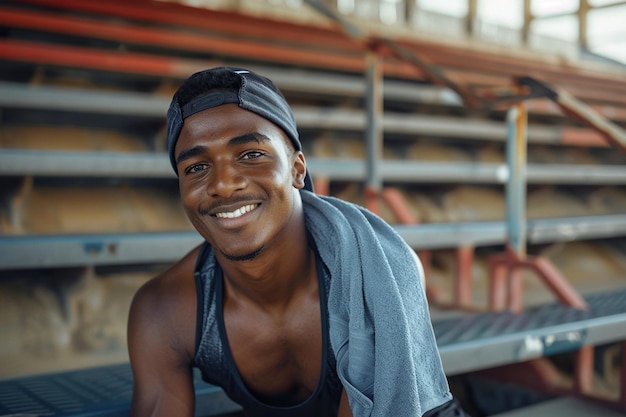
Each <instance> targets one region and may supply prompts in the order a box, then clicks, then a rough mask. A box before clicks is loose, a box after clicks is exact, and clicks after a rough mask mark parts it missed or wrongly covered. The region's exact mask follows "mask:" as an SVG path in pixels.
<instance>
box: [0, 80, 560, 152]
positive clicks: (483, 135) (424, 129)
mask: <svg viewBox="0 0 626 417" xmlns="http://www.w3.org/2000/svg"><path fill="white" fill-rule="evenodd" d="M169 104H170V99H168V98H165V97H159V96H155V95H151V94H143V93H130V92H106V91H99V90H89V89H77V88H67V87H51V86H28V85H24V84H20V83H10V82H0V107H5V108H19V109H41V110H52V109H54V110H57V111H69V112H74V113H81V114H83V113H96V114H119V115H124V116H141V117H153V118H155V119H163V120H164V119H165V114H166V112H167V108H168V106H169ZM293 112H294V115H295V118H296V121H297V123H298V128H299V129H314V130H320V129H330V130H340V131H345V130H349V131H350V130H356V131H364V130H365V129H366V125H367V120H366V112H365V110H345V109H341V108H336V107H312V106H299V105H294V106H293ZM382 123H383V130H384V131H385V132H386V133H395V134H402V135H430V136H437V137H446V138H449V137H456V138H462V139H469V140H481V141H498V142H503V141H504V140H505V138H506V123H504V122H497V121H488V120H481V119H468V118H459V117H451V116H436V115H419V114H410V115H407V114H394V113H385V115H384V117H383V121H382ZM561 136H562V132H561V128H560V127H557V126H541V125H531V126H529V128H528V142H529V143H547V144H560V143H561Z"/></svg>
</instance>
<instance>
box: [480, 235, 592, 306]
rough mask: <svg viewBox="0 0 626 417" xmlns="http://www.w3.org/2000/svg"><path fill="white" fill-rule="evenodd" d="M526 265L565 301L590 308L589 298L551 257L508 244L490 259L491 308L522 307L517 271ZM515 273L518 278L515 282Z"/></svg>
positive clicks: (559, 298)
mask: <svg viewBox="0 0 626 417" xmlns="http://www.w3.org/2000/svg"><path fill="white" fill-rule="evenodd" d="M524 269H529V270H531V271H533V272H535V273H536V274H537V275H538V276H539V278H541V280H542V282H543V283H544V284H545V285H546V286H547V287H548V288H549V289H550V290H551V291H552V293H553V294H554V295H555V296H556V298H557V299H558V300H559V301H560V302H561V303H563V304H565V305H569V306H572V307H574V308H579V309H583V310H584V309H587V307H588V306H587V303H586V302H585V300H584V299H583V298H582V297H581V296H580V294H578V292H577V291H576V290H575V289H574V288H573V287H572V285H571V284H570V283H569V281H567V280H566V279H565V278H564V277H563V276H562V275H561V273H560V272H559V271H558V269H557V268H556V267H555V266H554V265H553V264H552V262H551V261H550V260H549V259H548V258H545V257H533V256H529V255H525V256H520V255H518V254H517V253H515V251H513V250H512V249H510V248H509V247H507V248H506V251H505V252H504V253H502V254H496V255H492V256H491V257H490V258H489V261H488V270H489V277H490V281H489V308H490V310H494V311H503V310H506V309H508V310H510V311H513V312H520V311H522V309H523V293H522V289H523V287H522V286H521V285H520V283H519V281H521V277H519V276H515V274H514V273H516V272H519V271H521V270H524ZM512 277H513V280H518V282H512Z"/></svg>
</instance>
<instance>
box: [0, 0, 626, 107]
mask: <svg viewBox="0 0 626 417" xmlns="http://www.w3.org/2000/svg"><path fill="white" fill-rule="evenodd" d="M23 2H24V3H30V4H36V5H42V6H47V7H50V8H53V9H57V10H61V11H81V12H90V13H93V14H95V15H97V16H117V17H122V18H126V19H133V20H137V21H140V22H150V23H152V24H153V25H151V26H146V25H139V27H136V28H134V29H135V30H136V32H132V31H131V33H130V35H132V36H130V35H129V37H127V38H126V39H122V40H120V35H121V32H119V31H120V28H119V27H118V26H120V23H119V22H111V21H106V20H102V19H89V18H84V17H81V18H78V17H71V16H63V15H59V14H58V13H56V14H54V13H49V12H48V13H45V12H30V11H29V12H27V13H32V14H33V16H32V18H28V17H26V18H24V17H22V18H20V19H19V20H18V19H14V17H15V16H12V19H11V20H14V21H15V23H14V24H15V25H18V24H20V25H29V26H33V25H34V24H36V25H37V26H38V27H39V28H40V29H42V30H43V29H45V28H46V27H48V29H49V30H59V31H62V32H63V33H71V31H72V30H74V29H78V32H76V34H79V33H83V34H84V35H85V36H87V34H86V33H85V27H86V26H90V27H91V32H90V33H91V34H90V36H92V37H98V36H104V35H107V38H111V35H114V36H113V38H112V39H117V40H119V41H122V42H132V41H133V36H134V39H135V42H139V41H141V42H147V43H146V44H150V45H157V46H158V43H159V42H161V41H163V42H164V43H163V46H167V45H171V44H172V42H173V40H174V39H180V41H179V42H176V43H177V45H178V48H179V49H181V48H182V49H188V50H189V49H190V50H201V49H198V48H199V47H200V41H201V40H202V39H203V37H205V36H209V39H210V40H211V39H212V40H211V42H214V44H215V45H216V52H219V51H222V52H224V51H225V52H224V53H228V52H231V53H234V52H235V51H239V52H238V53H239V54H240V56H250V57H252V58H254V57H258V56H261V57H264V55H263V54H264V53H265V52H267V49H266V44H274V46H275V48H276V49H277V51H276V52H273V53H275V54H277V57H276V59H279V61H277V62H280V63H283V64H296V65H297V64H303V65H306V64H307V63H309V62H310V63H311V65H313V66H318V67H319V65H321V64H320V61H324V60H325V66H323V68H336V69H338V70H347V71H354V72H362V67H363V65H364V64H363V63H362V62H361V57H362V55H363V53H364V51H365V50H366V49H367V48H372V47H374V46H372V45H373V44H375V43H376V42H378V43H379V44H380V42H381V41H380V40H376V38H372V39H369V40H367V41H366V42H358V41H355V40H354V39H351V38H350V37H348V36H346V35H345V34H344V33H343V32H342V31H340V30H337V29H334V28H326V27H320V26H314V25H300V24H294V23H289V22H283V21H272V20H271V19H267V18H256V17H251V16H246V15H243V14H240V13H232V12H219V11H215V10H203V9H197V8H191V7H187V6H182V5H178V4H170V3H164V2H151V1H145V2H138V1H134V2H124V3H121V2H120V3H117V2H114V3H111V2H104V1H100V0H92V1H88V2H85V1H79V0H24V1H23ZM5 10H9V12H10V13H19V11H16V10H15V9H14V10H13V11H12V12H11V9H10V8H7V9H5ZM2 13H3V12H2V11H0V15H1V14H2ZM21 13H26V12H21ZM46 16H48V17H53V18H54V19H58V22H56V23H55V22H48V21H47V20H46ZM209 22H210V23H209ZM65 23H67V24H65ZM154 23H156V24H159V25H161V27H154ZM168 26H170V27H171V28H170V29H168ZM173 26H178V27H181V26H182V27H184V28H193V29H197V30H198V32H197V33H194V34H190V33H187V32H186V31H185V32H181V33H178V34H176V31H175V30H174V27H173ZM122 28H123V25H122ZM148 34H149V35H150V36H146V35H148ZM169 34H174V35H173V36H172V37H171V39H168V35H169ZM252 34H254V35H252ZM192 35H193V36H196V37H197V38H198V39H196V40H193V39H191V38H190V37H192ZM216 38H222V39H221V40H218V39H216ZM235 40H236V41H237V42H239V43H240V44H238V45H233V41H235ZM248 43H250V44H249V45H248ZM396 43H397V42H396ZM209 44H210V43H209ZM303 46H304V49H305V50H306V51H303V50H302V47H303ZM257 47H259V48H261V49H258V50H257V49H256V48H257ZM403 47H404V44H403ZM375 48H376V50H377V52H378V53H380V55H381V56H383V57H386V58H385V63H384V65H383V67H384V72H385V74H387V75H389V76H396V77H403V78H409V79H416V78H417V79H425V78H429V77H430V76H429V74H430V73H431V72H432V71H433V67H432V66H431V67H429V68H426V70H424V69H425V68H424V65H425V64H428V63H431V64H434V65H436V66H437V68H439V70H440V71H441V75H442V77H439V80H438V81H437V83H439V84H441V83H442V81H441V80H449V81H450V82H453V83H454V84H455V86H452V87H453V88H458V89H459V91H463V90H464V89H466V88H469V89H471V88H472V86H474V85H486V86H492V87H494V86H497V85H500V86H502V85H508V84H509V83H510V77H511V76H513V75H517V74H519V73H520V68H528V71H532V72H533V73H536V74H540V75H541V76H542V77H543V78H544V79H546V80H547V81H554V82H558V83H559V84H560V85H564V83H569V82H570V81H571V83H575V84H573V85H568V86H567V87H568V90H569V91H571V92H572V93H573V94H575V95H576V96H578V97H581V98H585V99H587V100H602V101H604V102H605V103H616V104H618V103H619V104H621V105H623V106H626V98H625V97H626V86H623V83H622V82H621V80H620V79H619V76H618V75H616V74H613V73H611V72H607V73H602V74H599V73H598V72H597V71H586V70H585V69H584V68H578V67H575V66H563V65H560V63H555V62H551V61H546V60H545V59H544V60H536V59H532V58H531V57H529V56H524V57H509V56H502V54H498V53H495V52H494V51H476V50H472V51H470V52H468V51H467V50H466V49H467V48H465V49H463V48H460V47H458V46H454V45H450V44H441V43H434V42H428V41H424V40H420V39H415V40H411V41H410V42H409V41H406V48H407V50H412V51H414V52H415V53H414V54H413V57H414V58H416V57H418V56H419V59H420V60H421V61H422V62H421V64H420V65H415V62H413V63H410V62H407V60H406V57H405V58H404V59H397V55H398V54H397V51H395V52H394V51H393V50H392V49H393V48H389V47H387V48H384V47H381V46H380V45H378V46H376V47H375ZM281 49H282V51H281ZM289 51H295V53H294V54H292V55H291V60H289V58H290V57H289ZM300 54H302V55H303V59H304V60H303V61H302V62H300V61H299V60H300V58H301V57H300V56H299V55H300ZM315 54H318V55H320V56H322V57H323V58H319V57H318V58H316V57H314V56H313V55H315ZM418 54H419V55H418ZM352 55H353V57H352V58H353V59H355V60H356V62H352V61H350V60H349V59H348V58H349V57H350V56H352ZM268 56H269V57H271V56H272V52H271V51H270V55H268ZM394 56H395V57H396V58H394ZM264 58H266V57H264ZM485 63H488V64H489V65H487V64H485ZM494 68H496V69H497V70H496V71H497V72H494ZM553 75H554V77H553ZM618 80H619V81H618ZM444 84H445V82H444ZM464 96H465V97H466V99H467V100H470V101H471V100H472V95H471V94H470V92H469V90H468V91H467V94H465V95H464ZM606 116H607V117H608V116H610V114H606Z"/></svg>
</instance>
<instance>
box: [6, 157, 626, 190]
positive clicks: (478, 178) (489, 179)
mask: <svg viewBox="0 0 626 417" xmlns="http://www.w3.org/2000/svg"><path fill="white" fill-rule="evenodd" d="M307 165H308V166H309V171H310V172H311V175H313V177H316V176H324V177H325V178H328V179H330V180H339V181H363V180H364V179H365V176H366V161H364V160H361V159H352V158H315V157H311V158H307ZM2 175H12V176H22V175H32V176H57V177H72V176H76V177H78V176H80V177H110V178H170V179H173V178H175V177H174V173H173V171H172V168H171V167H170V163H169V158H168V157H167V155H166V154H165V153H162V152H79V151H42V150H26V149H0V176H2ZM380 175H381V177H382V178H383V180H385V181H393V182H406V183H412V184H418V183H462V184H468V183H471V184H504V183H505V182H506V181H507V177H508V168H507V166H506V164H503V163H475V162H429V161H402V160H382V161H380ZM527 182H528V183H530V184H578V185H623V184H626V167H622V166H598V165H582V164H577V165H574V164H528V166H527Z"/></svg>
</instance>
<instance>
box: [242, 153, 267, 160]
mask: <svg viewBox="0 0 626 417" xmlns="http://www.w3.org/2000/svg"><path fill="white" fill-rule="evenodd" d="M263 155H264V153H263V152H261V151H248V152H244V153H243V154H242V155H241V159H243V160H252V159H257V158H260V157H261V156H263Z"/></svg>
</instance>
